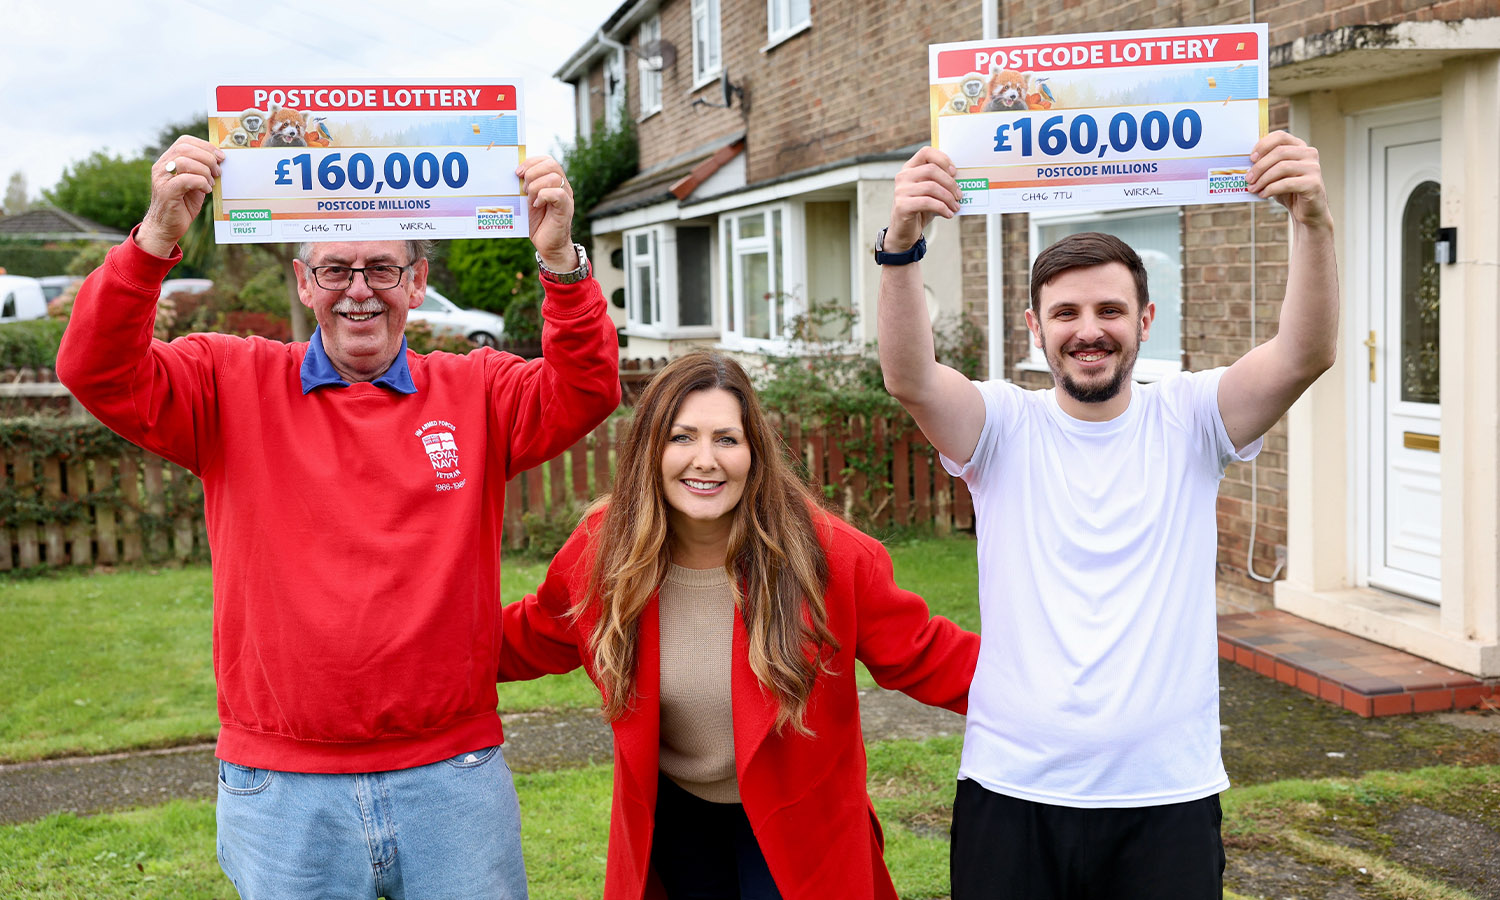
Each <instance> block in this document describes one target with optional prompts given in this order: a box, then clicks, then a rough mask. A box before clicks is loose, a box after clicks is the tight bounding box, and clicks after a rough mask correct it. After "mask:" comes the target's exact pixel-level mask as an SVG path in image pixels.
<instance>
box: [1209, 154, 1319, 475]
mask: <svg viewBox="0 0 1500 900" xmlns="http://www.w3.org/2000/svg"><path fill="white" fill-rule="evenodd" d="M1250 160H1251V166H1250V173H1249V175H1248V176H1247V179H1246V180H1247V181H1248V183H1249V186H1250V190H1251V191H1252V192H1254V193H1256V194H1258V195H1259V196H1261V197H1274V198H1275V199H1276V200H1277V202H1279V203H1281V205H1282V206H1285V207H1286V208H1287V211H1288V212H1290V213H1291V220H1292V250H1291V259H1290V262H1289V263H1288V266H1287V281H1286V297H1285V298H1284V299H1283V300H1282V301H1281V319H1280V323H1279V325H1278V327H1277V330H1276V336H1275V337H1272V338H1271V339H1270V340H1268V341H1266V342H1265V343H1264V344H1261V345H1260V346H1258V347H1254V348H1251V350H1250V352H1249V353H1246V354H1245V355H1244V356H1242V357H1240V358H1239V360H1238V361H1236V362H1235V363H1234V365H1232V366H1230V367H1229V369H1228V371H1226V372H1225V373H1224V376H1223V377H1222V378H1221V379H1220V380H1219V414H1220V415H1221V416H1222V417H1223V419H1224V428H1225V430H1226V431H1227V432H1228V434H1229V439H1230V440H1231V441H1233V442H1234V446H1235V449H1237V450H1239V449H1243V448H1244V447H1245V446H1246V445H1248V444H1250V443H1251V442H1252V441H1254V440H1255V439H1256V438H1258V437H1260V436H1261V435H1263V434H1265V433H1266V431H1268V430H1269V429H1270V428H1271V426H1272V425H1275V424H1276V420H1277V419H1280V418H1281V417H1282V416H1283V415H1285V414H1286V411H1287V410H1288V409H1290V408H1291V405H1292V404H1293V403H1295V402H1296V400H1297V398H1298V397H1300V396H1302V392H1303V391H1305V390H1307V388H1308V387H1309V386H1310V385H1311V384H1312V383H1313V382H1314V381H1316V380H1317V379H1318V376H1319V375H1322V374H1323V373H1324V372H1326V371H1327V370H1328V369H1329V367H1331V366H1332V365H1333V360H1334V355H1335V353H1336V352H1337V348H1338V324H1339V280H1338V263H1337V261H1336V260H1335V258H1334V244H1333V216H1332V213H1331V212H1330V210H1329V208H1328V196H1327V194H1326V192H1325V191H1324V189H1323V170H1322V168H1321V167H1320V166H1319V164H1318V151H1317V150H1315V149H1314V148H1312V147H1309V146H1307V144H1305V143H1304V142H1303V141H1302V140H1300V139H1298V138H1295V137H1293V136H1292V135H1289V134H1287V133H1286V132H1282V131H1276V132H1272V133H1271V134H1268V135H1266V136H1265V137H1263V138H1261V139H1260V141H1259V143H1257V144H1256V145H1255V150H1254V151H1253V152H1252V153H1251V155H1250ZM1253 314H1254V313H1253V311H1252V315H1253Z"/></svg>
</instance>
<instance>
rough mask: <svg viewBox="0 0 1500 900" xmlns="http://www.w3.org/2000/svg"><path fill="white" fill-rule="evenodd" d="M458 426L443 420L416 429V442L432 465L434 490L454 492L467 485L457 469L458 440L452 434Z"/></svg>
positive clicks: (461, 473)
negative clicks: (434, 478) (420, 443)
mask: <svg viewBox="0 0 1500 900" xmlns="http://www.w3.org/2000/svg"><path fill="white" fill-rule="evenodd" d="M457 430H458V426H456V425H454V424H453V423H452V422H448V421H445V420H443V419H433V420H432V421H430V422H426V423H424V424H423V425H422V427H421V428H418V429H417V432H416V433H417V440H419V441H421V442H422V449H423V450H426V451H427V461H428V462H430V463H432V474H433V475H435V476H436V477H437V484H436V485H435V487H436V489H437V490H439V491H456V490H458V489H459V488H461V487H463V486H464V485H465V484H466V483H468V479H467V478H464V477H463V474H464V473H463V470H462V469H460V468H459V467H458V440H457V439H456V438H455V437H454V436H453V433H454V432H455V431H457Z"/></svg>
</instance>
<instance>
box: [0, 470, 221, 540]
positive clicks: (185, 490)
mask: <svg viewBox="0 0 1500 900" xmlns="http://www.w3.org/2000/svg"><path fill="white" fill-rule="evenodd" d="M4 474H5V482H4V484H3V486H0V497H3V498H5V500H6V502H4V503H3V507H4V508H3V509H0V514H3V519H0V523H3V527H0V570H8V569H29V568H34V567H36V566H42V565H52V566H65V565H76V566H88V565H95V564H98V565H113V564H116V563H137V562H163V561H166V560H171V559H176V560H187V559H206V558H207V557H208V535H207V533H206V530H205V527H204V520H203V487H202V485H201V484H200V483H199V481H198V479H197V477H196V476H194V475H193V474H192V473H191V472H188V471H187V470H186V469H183V468H181V467H179V466H175V465H173V464H171V463H168V462H166V461H164V460H162V459H161V457H158V456H156V455H155V454H152V453H147V452H145V451H143V450H139V449H137V448H134V447H130V448H128V449H125V450H123V451H121V452H119V453H115V454H110V455H107V456H106V455H93V456H82V455H78V454H72V453H58V452H52V453H48V454H38V453H36V452H34V451H33V450H32V448H31V447H29V446H27V445H25V444H15V445H13V446H11V447H9V448H6V449H5V450H4Z"/></svg>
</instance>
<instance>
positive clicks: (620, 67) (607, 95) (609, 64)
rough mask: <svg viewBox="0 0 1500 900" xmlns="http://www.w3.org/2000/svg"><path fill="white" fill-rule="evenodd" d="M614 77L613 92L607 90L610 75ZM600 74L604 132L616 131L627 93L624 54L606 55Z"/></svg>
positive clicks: (616, 52) (618, 51) (620, 52)
mask: <svg viewBox="0 0 1500 900" xmlns="http://www.w3.org/2000/svg"><path fill="white" fill-rule="evenodd" d="M611 73H613V74H614V75H615V76H616V80H615V84H616V87H615V89H614V90H613V91H611V90H610V89H609V85H610V77H609V76H610V74H611ZM601 74H602V75H603V76H604V129H605V130H606V131H618V130H619V128H620V125H621V124H622V123H621V122H620V115H621V112H622V111H623V110H624V108H625V97H626V95H627V93H628V91H627V90H626V87H625V53H624V52H623V51H620V50H616V51H614V52H613V53H609V54H606V55H605V57H604V66H603V70H602V72H601Z"/></svg>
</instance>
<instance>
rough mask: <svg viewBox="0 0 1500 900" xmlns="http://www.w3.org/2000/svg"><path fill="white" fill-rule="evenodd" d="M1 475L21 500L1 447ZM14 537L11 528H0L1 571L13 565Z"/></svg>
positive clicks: (19, 463) (16, 460)
mask: <svg viewBox="0 0 1500 900" xmlns="http://www.w3.org/2000/svg"><path fill="white" fill-rule="evenodd" d="M11 462H12V464H14V465H16V466H20V465H21V460H20V459H19V458H12V460H11ZM0 475H3V476H5V477H4V482H5V486H6V487H7V488H10V489H11V492H12V493H11V496H13V497H15V498H16V499H17V500H20V498H21V492H20V491H17V490H15V478H14V476H13V475H11V474H10V470H9V468H8V467H7V466H6V465H5V456H4V450H3V449H0ZM16 524H17V525H19V524H20V522H17V523H16ZM14 537H15V536H14V534H12V532H11V529H9V528H0V571H8V570H9V569H10V567H11V553H12V552H13V550H14V549H15V548H14V543H13V541H14Z"/></svg>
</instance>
